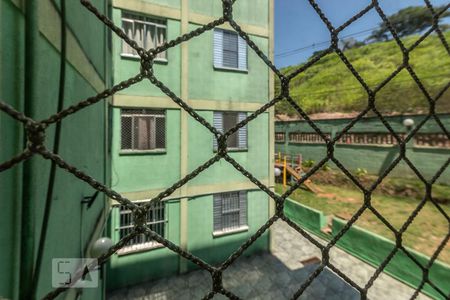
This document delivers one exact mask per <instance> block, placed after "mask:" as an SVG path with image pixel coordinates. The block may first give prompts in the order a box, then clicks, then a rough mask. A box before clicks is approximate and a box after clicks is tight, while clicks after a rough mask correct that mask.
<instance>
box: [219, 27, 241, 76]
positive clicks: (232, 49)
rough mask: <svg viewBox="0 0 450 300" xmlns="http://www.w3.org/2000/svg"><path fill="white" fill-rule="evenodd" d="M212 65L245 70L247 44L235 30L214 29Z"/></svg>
mask: <svg viewBox="0 0 450 300" xmlns="http://www.w3.org/2000/svg"><path fill="white" fill-rule="evenodd" d="M214 67H215V68H225V69H227V68H228V69H237V70H247V44H246V43H245V41H244V39H242V38H241V37H240V36H239V35H238V34H237V33H236V32H234V31H228V30H222V29H215V30H214Z"/></svg>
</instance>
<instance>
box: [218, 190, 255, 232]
mask: <svg viewBox="0 0 450 300" xmlns="http://www.w3.org/2000/svg"><path fill="white" fill-rule="evenodd" d="M213 197H214V216H213V217H214V233H215V234H219V235H220V234H221V233H227V232H230V231H237V230H240V229H247V228H248V227H247V191H240V192H231V193H222V194H215V195H214V196H213Z"/></svg>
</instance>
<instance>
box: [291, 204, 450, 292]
mask: <svg viewBox="0 0 450 300" xmlns="http://www.w3.org/2000/svg"><path fill="white" fill-rule="evenodd" d="M284 212H285V214H286V216H287V217H288V218H289V219H290V220H292V221H294V222H295V223H297V224H298V225H299V226H301V227H302V228H304V229H306V230H307V231H309V232H311V233H313V234H315V235H317V236H319V237H321V238H325V239H327V240H329V239H331V237H332V236H335V235H336V234H338V233H339V231H340V230H341V229H342V228H343V227H344V226H345V224H346V221H344V220H341V219H338V218H333V220H332V235H331V236H330V235H327V234H325V233H324V232H322V231H321V229H322V228H323V227H325V226H326V216H325V215H324V214H323V213H322V212H321V211H318V210H315V209H313V208H309V207H307V206H305V205H302V204H300V203H298V202H296V201H294V200H291V199H287V201H286V203H285V207H284ZM336 246H337V247H339V248H341V249H343V250H344V251H346V252H347V253H349V254H351V255H353V256H355V257H357V258H359V259H361V260H362V261H364V262H366V263H368V264H370V265H372V266H374V267H377V266H379V265H380V264H381V263H382V262H383V261H384V259H385V258H386V257H387V256H388V255H389V253H390V252H391V251H392V250H393V249H394V247H395V243H394V242H392V241H390V240H388V239H386V238H384V237H382V236H379V235H377V234H374V233H372V232H369V231H367V230H364V229H362V228H360V227H358V226H352V227H351V228H350V229H349V230H348V231H347V232H346V233H345V234H344V235H343V236H342V237H341V238H340V239H339V241H338V242H337V244H336ZM406 250H407V251H408V252H409V253H410V254H411V255H412V256H413V257H414V258H415V259H416V260H417V261H418V262H420V263H421V264H422V265H423V266H425V265H426V264H427V263H428V261H429V260H430V258H429V257H427V256H425V255H423V254H421V253H418V252H416V251H414V250H411V249H409V248H406ZM384 272H385V273H387V274H389V275H391V276H392V277H394V278H396V279H398V280H400V281H402V282H404V283H406V284H408V285H409V286H412V287H418V286H419V285H420V282H421V280H422V276H423V275H422V274H423V273H422V270H421V269H420V268H419V267H418V266H417V265H416V264H415V263H414V262H413V261H412V260H411V259H410V258H409V257H408V256H407V255H406V254H405V253H404V252H403V251H401V250H398V251H397V252H396V254H395V255H394V256H393V258H392V259H391V261H390V262H389V263H388V265H387V266H386V267H385V269H384ZM428 276H429V279H430V281H431V282H433V283H434V284H435V285H436V286H437V287H439V288H440V289H441V290H442V291H444V292H445V293H446V294H448V293H450V284H449V283H450V266H448V265H446V264H444V263H442V262H440V261H435V262H434V263H433V265H432V267H431V268H430V271H429V274H428ZM422 292H423V293H425V294H427V295H429V296H431V297H433V298H434V299H444V298H443V297H442V296H441V295H440V294H439V293H438V292H437V291H436V290H435V289H434V288H433V287H431V286H430V285H429V284H425V285H424V287H423V289H422Z"/></svg>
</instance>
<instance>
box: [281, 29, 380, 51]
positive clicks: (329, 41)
mask: <svg viewBox="0 0 450 300" xmlns="http://www.w3.org/2000/svg"><path fill="white" fill-rule="evenodd" d="M377 28H379V27H373V28H369V29H365V30H362V31H358V32H354V33H351V34H347V35H344V36H342V38H341V39H340V40H343V39H346V38H348V37H353V36H357V35H360V34H362V33H367V32H369V31H372V30H374V29H377ZM329 43H331V40H326V41H322V42H318V43H313V44H311V45H308V46H304V47H301V48H296V49H292V50H287V51H284V52H281V53H279V54H275V57H279V58H283V57H287V56H291V55H294V54H297V53H300V52H302V51H304V50H307V49H310V48H316V47H318V46H321V45H327V44H329Z"/></svg>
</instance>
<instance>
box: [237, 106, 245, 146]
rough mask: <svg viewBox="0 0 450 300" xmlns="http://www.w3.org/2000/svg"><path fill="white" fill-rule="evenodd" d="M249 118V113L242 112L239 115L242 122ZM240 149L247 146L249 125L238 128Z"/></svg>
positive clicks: (239, 120)
mask: <svg viewBox="0 0 450 300" xmlns="http://www.w3.org/2000/svg"><path fill="white" fill-rule="evenodd" d="M245 118H247V113H245V112H240V113H239V115H238V122H241V121H243V120H245ZM238 140H239V149H246V148H247V125H245V126H244V127H241V128H239V130H238Z"/></svg>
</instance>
